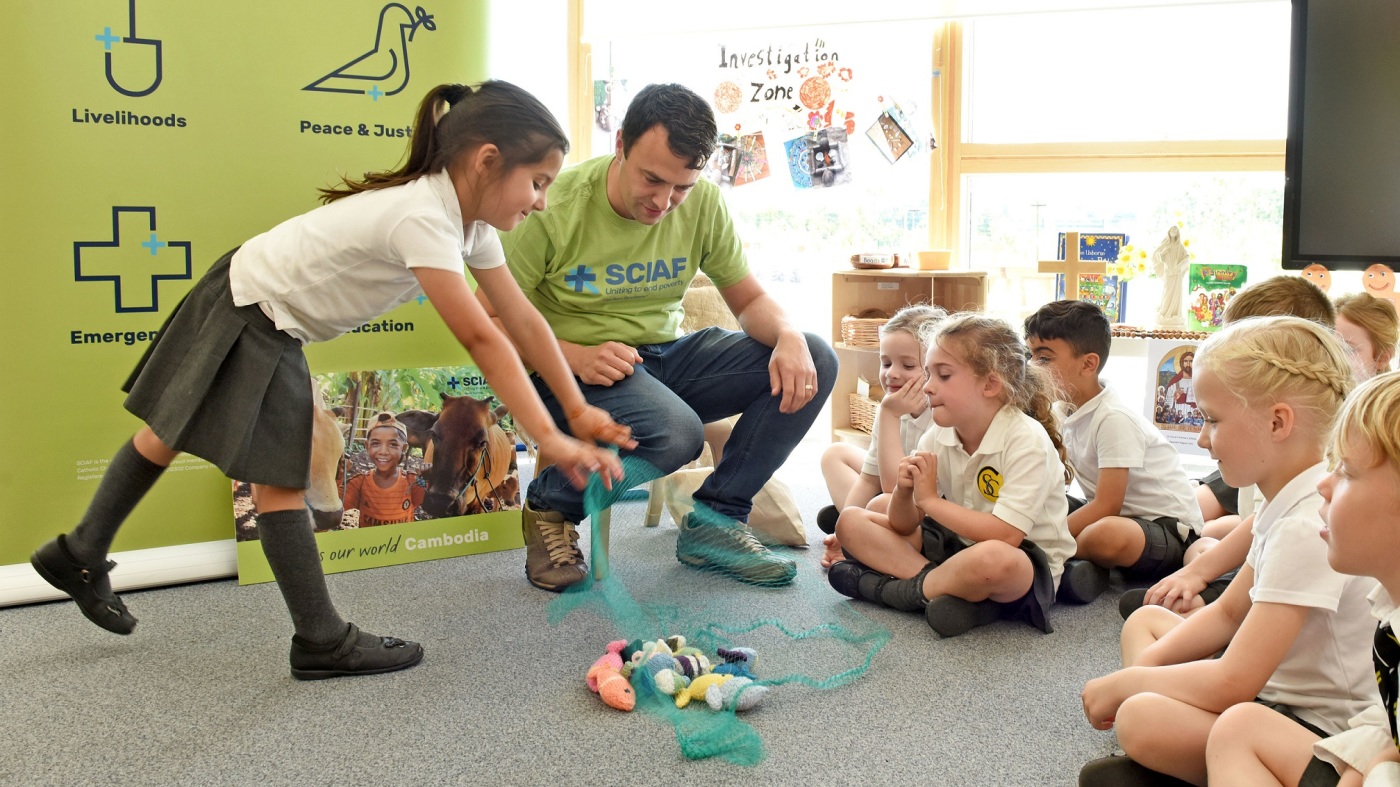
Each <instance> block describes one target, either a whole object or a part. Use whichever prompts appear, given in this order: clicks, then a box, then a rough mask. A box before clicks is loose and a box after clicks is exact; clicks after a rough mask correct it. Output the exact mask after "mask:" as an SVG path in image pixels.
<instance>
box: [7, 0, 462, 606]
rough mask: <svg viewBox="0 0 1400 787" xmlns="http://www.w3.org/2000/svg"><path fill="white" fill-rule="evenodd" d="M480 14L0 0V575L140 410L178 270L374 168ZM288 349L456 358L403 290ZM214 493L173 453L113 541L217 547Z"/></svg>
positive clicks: (225, 511)
mask: <svg viewBox="0 0 1400 787" xmlns="http://www.w3.org/2000/svg"><path fill="white" fill-rule="evenodd" d="M485 19H486V3H485V2H484V0H483V1H481V2H472V1H471V0H433V1H432V2H431V3H430V4H428V5H424V6H416V5H412V4H409V5H405V4H401V3H397V2H384V0H372V1H365V0H335V1H334V2H332V1H331V0H309V2H302V3H277V2H271V0H249V2H245V3H235V4H207V3H182V2H175V0H75V2H71V3H66V4H65V5H64V12H63V21H62V22H61V23H55V20H54V17H53V14H52V9H51V8H50V7H48V6H46V5H44V4H42V3H16V4H11V5H10V6H9V7H8V8H7V10H6V23H7V29H8V30H10V31H11V32H12V33H13V35H11V36H8V37H7V38H8V44H7V46H6V47H4V48H0V68H3V70H4V72H5V73H7V74H9V75H10V76H11V83H12V84H11V88H10V89H11V92H12V94H13V95H12V98H11V101H10V104H9V105H10V107H11V110H10V111H9V112H7V114H6V120H5V123H4V125H3V131H0V134H3V140H0V142H3V144H0V150H3V151H4V155H5V157H6V161H5V162H4V164H5V172H6V182H7V187H6V188H5V189H4V190H3V194H0V200H3V210H0V229H3V234H4V236H5V237H6V238H9V239H10V242H9V243H7V244H6V248H5V252H4V257H5V259H4V263H5V264H4V269H5V271H6V273H7V275H6V285H7V287H8V288H9V290H10V292H11V297H10V299H9V305H8V308H6V309H5V311H4V314H3V316H0V320H3V321H4V325H5V336H7V337H8V340H7V345H8V346H7V350H6V357H7V359H8V363H7V366H9V368H10V370H11V372H12V373H11V374H7V375H5V376H4V379H3V381H0V391H3V394H0V396H2V397H3V401H4V402H6V403H7V404H8V406H9V407H10V408H11V410H12V415H19V414H20V413H23V415H19V417H12V418H11V419H9V423H10V427H9V429H8V430H7V433H8V436H9V438H10V439H11V440H12V441H13V443H14V445H13V449H14V450H8V451H4V452H3V456H2V457H0V497H3V499H4V500H5V501H6V505H5V507H4V510H3V512H0V568H5V567H13V566H15V565H16V564H27V560H28V557H29V554H30V552H31V551H33V549H34V548H36V547H37V546H39V545H40V544H42V543H43V542H44V541H46V540H48V539H49V538H51V537H53V535H54V534H56V533H58V532H63V531H66V530H69V529H71V528H72V527H73V525H74V524H75V523H76V522H77V521H78V519H79V517H80V516H81V515H82V512H83V510H84V508H85V507H86V506H87V503H88V501H89V500H90V499H91V497H92V495H93V492H94V491H95V489H96V487H97V483H98V480H99V479H100V478H101V476H102V473H103V469H104V465H105V463H106V462H107V461H108V459H109V458H110V457H111V456H112V454H113V453H114V452H115V451H116V449H117V448H118V447H119V446H120V445H121V444H122V442H124V441H125V440H126V439H128V438H129V437H130V436H131V435H132V434H133V433H134V432H135V431H136V430H137V428H139V426H140V422H139V421H138V420H137V419H136V418H134V417H133V416H131V415H129V414H128V413H127V412H126V411H125V409H123V407H122V399H123V394H122V393H121V391H120V390H119V389H120V386H121V384H122V382H123V381H124V380H125V379H126V377H127V375H128V374H129V373H130V371H131V369H132V367H133V366H134V365H135V363H136V361H137V360H138V359H139V358H140V357H141V354H142V353H143V351H144V350H145V349H146V347H147V345H148V344H149V343H150V341H151V339H152V338H153V337H154V336H155V334H156V332H157V331H158V330H159V329H160V327H161V325H162V324H163V322H164V320H165V318H166V317H167V316H168V315H169V314H170V312H171V310H172V309H173V308H174V306H175V305H176V304H177V303H178V302H179V301H180V299H181V298H182V297H183V296H184V295H185V294H186V293H187V292H188V291H189V289H190V287H191V286H192V285H193V283H194V281H195V280H197V279H198V278H199V276H201V275H202V274H203V272H204V271H205V270H207V269H208V267H209V266H210V265H212V264H213V263H214V261H215V260H217V259H218V258H219V257H220V256H221V255H222V254H223V253H224V252H226V251H228V250H229V249H231V248H233V247H235V246H236V245H238V244H239V243H241V242H243V241H244V240H246V239H247V238H250V237H252V236H253V235H256V234H258V233H260V232H263V231H265V230H267V229H269V228H271V227H272V226H274V225H276V224H277V223H279V222H280V221H282V220H284V219H286V218H288V217H290V216H293V215H295V214H297V213H302V212H305V211H307V210H309V209H311V208H313V207H315V206H316V205H317V204H318V203H317V196H318V195H317V192H316V189H317V188H318V187H320V186H325V185H330V184H332V183H334V182H335V181H336V179H337V178H338V177H339V175H340V174H342V173H348V174H351V175H352V176H355V177H359V176H360V175H361V173H364V172H366V171H368V170H379V169H387V168H391V167H393V166H396V165H397V162H398V161H399V160H400V158H401V157H402V156H403V155H404V153H405V151H406V147H407V141H408V136H409V134H410V133H411V130H412V129H411V123H412V122H413V115H414V110H415V108H416V106H417V103H418V101H419V100H420V99H421V97H422V96H423V94H424V93H426V92H427V91H428V90H429V89H431V87H432V86H433V85H435V84H438V83H440V82H470V81H477V80H480V79H482V78H484V77H485V76H486V68H485V63H486V50H485V43H486V32H485ZM16 91H17V93H16ZM397 326H410V327H407V328H400V327H397ZM307 355H308V358H309V360H310V363H311V369H312V371H313V373H325V372H331V371H336V370H346V369H398V368H414V367H430V366H443V365H447V364H462V363H464V362H467V359H466V356H465V353H464V352H463V351H462V350H461V348H460V346H459V345H457V344H456V342H455V341H453V340H452V338H451V335H450V334H449V333H448V331H447V330H446V328H445V327H444V326H443V325H442V323H441V321H440V320H439V319H438V318H437V316H436V314H434V313H433V311H432V307H431V306H430V305H428V304H426V302H424V301H421V300H420V301H419V302H416V303H409V304H407V305H405V306H403V307H401V308H400V309H398V310H396V311H395V312H393V313H391V314H389V315H386V317H385V319H384V320H383V322H381V323H376V324H374V325H368V326H365V327H364V328H363V329H362V330H360V331H357V332H354V333H351V334H348V335H346V336H343V337H341V338H339V339H336V340H334V341H332V342H329V343H326V344H324V345H312V346H310V347H308V353H307ZM17 370H23V372H22V373H18V374H17V373H14V372H15V371H17ZM20 446H23V448H22V449H21V448H20ZM229 509H230V485H229V482H228V480H227V479H225V478H224V477H223V476H222V474H221V473H220V472H219V471H218V470H217V469H215V468H214V467H212V466H211V465H209V464H208V463H206V462H204V461H202V460H199V459H196V458H193V457H188V456H182V457H180V458H179V459H178V460H177V461H176V462H175V464H174V465H173V466H172V467H171V468H170V469H169V471H168V472H167V474H166V476H165V477H164V478H163V479H162V480H161V481H160V482H159V483H158V484H157V485H156V487H155V488H154V489H153V490H152V492H151V493H150V494H149V495H148V496H147V497H146V499H145V500H144V501H143V502H142V503H141V505H140V506H139V507H138V508H137V509H136V511H135V513H134V514H133V516H132V518H131V519H130V521H129V522H128V524H127V526H126V527H124V528H123V529H122V531H121V533H120V534H119V535H118V537H117V540H116V542H115V544H114V545H113V550H114V552H118V553H120V552H124V551H128V552H129V551H132V550H149V549H157V548H162V547H168V546H171V545H179V544H193V543H200V542H212V541H227V540H229V539H230V538H231V536H232V528H231V526H230V517H229ZM119 562H120V561H119ZM23 568H24V569H25V570H26V571H27V570H28V566H27V565H23ZM120 572H121V568H120V567H119V569H118V572H117V573H116V574H114V581H118V582H119V583H120V580H121V578H122V575H121V573H120ZM6 576H7V575H6V574H4V573H3V572H0V603H4V602H5V600H6V597H5V595H4V593H3V591H4V587H3V585H4V582H5V581H6Z"/></svg>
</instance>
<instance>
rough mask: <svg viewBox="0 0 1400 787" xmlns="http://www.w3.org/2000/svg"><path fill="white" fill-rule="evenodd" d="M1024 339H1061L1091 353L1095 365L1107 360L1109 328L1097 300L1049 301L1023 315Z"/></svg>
mask: <svg viewBox="0 0 1400 787" xmlns="http://www.w3.org/2000/svg"><path fill="white" fill-rule="evenodd" d="M1025 327H1026V340H1027V341H1029V340H1030V338H1031V337H1032V336H1035V337H1037V338H1040V339H1062V340H1064V341H1065V342H1067V343H1068V344H1069V346H1070V347H1073V348H1074V351H1075V352H1076V353H1078V354H1079V355H1088V354H1089V353H1095V354H1097V355H1098V356H1099V368H1100V369H1102V368H1103V365H1104V364H1105V363H1107V362H1108V349H1109V347H1110V346H1111V345H1112V344H1113V329H1112V328H1111V327H1109V324H1108V317H1107V315H1105V314H1104V313H1103V309H1100V308H1099V307H1098V305H1097V304H1094V303H1090V302H1089V301H1051V302H1049V303H1047V304H1045V305H1044V306H1042V307H1040V308H1039V309H1037V310H1036V312H1035V314H1032V315H1031V316H1029V317H1027V318H1026V323H1025Z"/></svg>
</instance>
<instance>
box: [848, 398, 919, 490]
mask: <svg viewBox="0 0 1400 787" xmlns="http://www.w3.org/2000/svg"><path fill="white" fill-rule="evenodd" d="M932 423H933V410H932V408H928V407H925V408H924V411H923V412H922V413H919V415H918V416H912V415H909V414H908V413H906V414H904V415H901V416H900V417H899V443H900V445H902V446H904V455H905V456H908V455H909V454H912V453H914V451H915V449H917V448H918V447H919V438H921V437H923V436H924V432H927V431H928V427H929V424H932ZM860 471H861V472H862V473H864V474H866V475H873V476H875V477H876V478H879V477H880V419H879V418H878V417H877V418H876V419H875V428H874V429H872V430H870V450H869V451H866V452H865V464H864V465H862V466H861V468H860Z"/></svg>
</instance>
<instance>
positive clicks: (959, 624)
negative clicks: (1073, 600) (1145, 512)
mask: <svg viewBox="0 0 1400 787" xmlns="http://www.w3.org/2000/svg"><path fill="white" fill-rule="evenodd" d="M926 344H927V345H928V348H929V349H928V353H927V355H926V356H925V358H924V367H925V371H926V372H927V373H928V377H927V379H926V381H925V383H924V393H925V394H926V395H927V396H928V404H929V409H930V410H931V412H932V413H933V424H932V425H931V426H930V427H929V429H928V431H927V432H925V433H924V436H923V437H922V438H921V439H920V441H919V445H918V450H916V451H915V452H914V453H913V454H912V455H910V456H907V457H905V458H904V459H903V460H902V461H901V462H900V464H899V472H898V482H897V485H896V487H895V491H894V493H893V495H892V497H891V500H890V505H889V511H888V513H885V514H882V513H877V512H875V511H871V510H868V509H861V508H848V509H846V510H845V511H843V512H842V513H841V516H840V518H839V519H838V520H837V522H836V535H837V537H838V538H839V539H840V540H841V545H842V547H843V548H844V550H845V552H846V555H847V556H848V559H847V560H843V561H840V562H838V563H836V564H834V565H833V566H832V567H831V570H830V572H829V573H828V575H827V576H828V580H829V581H830V582H831V585H832V587H834V588H836V590H837V591H838V592H840V593H842V594H844V595H847V596H850V597H852V598H858V599H862V600H865V601H870V602H873V603H877V604H882V605H884V606H887V607H891V608H893V609H899V610H904V611H910V612H922V613H923V614H924V616H925V619H926V620H927V621H928V623H929V626H930V627H931V628H933V630H934V631H936V632H937V633H938V634H940V635H942V636H944V637H953V636H957V635H959V634H962V633H963V632H966V631H968V630H969V629H971V628H974V627H976V626H981V625H984V624H987V623H990V622H992V621H994V620H996V619H997V618H999V617H1007V618H1018V619H1023V620H1025V621H1027V622H1028V623H1030V624H1031V625H1034V626H1036V627H1037V628H1039V629H1041V630H1042V631H1045V632H1047V633H1048V632H1049V631H1050V630H1051V628H1050V624H1049V621H1048V619H1047V615H1046V613H1047V611H1048V610H1049V608H1050V604H1051V603H1052V602H1053V601H1054V598H1055V587H1056V584H1057V583H1058V582H1059V579H1060V574H1061V572H1062V570H1063V567H1064V562H1065V559H1066V558H1068V557H1069V556H1071V555H1073V554H1074V549H1075V543H1074V537H1073V536H1071V535H1070V532H1069V525H1068V524H1067V522H1066V517H1067V515H1068V513H1069V511H1068V509H1069V506H1068V501H1067V499H1066V498H1065V484H1066V483H1067V482H1068V479H1069V474H1068V472H1067V471H1066V469H1065V464H1064V446H1063V445H1062V444H1061V441H1060V435H1059V431H1058V429H1057V428H1056V426H1055V420H1054V416H1053V414H1052V412H1051V409H1050V407H1051V404H1052V403H1053V402H1054V401H1055V400H1056V399H1057V395H1056V394H1057V391H1056V388H1055V383H1054V380H1053V378H1052V377H1051V375H1050V372H1049V371H1047V370H1045V369H1043V368H1041V367H1040V366H1038V365H1036V364H1032V363H1029V358H1030V353H1029V352H1028V351H1027V349H1026V346H1025V344H1023V343H1022V342H1021V338H1020V336H1019V335H1018V334H1017V333H1016V331H1015V330H1013V329H1012V327H1011V326H1010V325H1008V324H1006V323H1005V322H1003V321H1001V320H998V319H994V318H991V317H986V316H984V315H981V314H971V313H964V314H958V315H954V316H952V317H949V318H948V319H946V320H944V321H943V322H941V323H939V324H938V325H937V327H936V328H935V330H934V334H933V337H932V340H931V341H928V342H926Z"/></svg>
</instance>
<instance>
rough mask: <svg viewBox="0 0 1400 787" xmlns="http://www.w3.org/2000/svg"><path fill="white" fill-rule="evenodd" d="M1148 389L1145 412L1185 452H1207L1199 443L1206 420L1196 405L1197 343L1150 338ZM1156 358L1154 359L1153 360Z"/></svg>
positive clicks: (1148, 349)
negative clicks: (1195, 363) (1197, 441)
mask: <svg viewBox="0 0 1400 787" xmlns="http://www.w3.org/2000/svg"><path fill="white" fill-rule="evenodd" d="M1147 358H1148V360H1149V361H1153V362H1152V364H1151V366H1150V367H1149V375H1148V376H1149V381H1148V385H1149V386H1150V387H1149V389H1148V390H1149V391H1151V392H1152V395H1150V396H1148V397H1147V412H1146V415H1147V417H1148V419H1149V420H1151V421H1152V423H1153V424H1154V425H1155V426H1156V427H1157V428H1158V429H1160V430H1161V431H1162V434H1163V435H1165V436H1166V438H1167V442H1169V443H1171V444H1172V445H1173V446H1175V447H1176V449H1177V450H1178V451H1179V452H1181V453H1184V454H1195V455H1198V456H1204V455H1207V454H1208V452H1207V451H1206V450H1205V449H1203V448H1201V447H1200V446H1198V445H1196V439H1197V438H1198V437H1199V436H1200V433H1201V425H1202V424H1203V423H1204V420H1203V419H1202V417H1201V411H1200V410H1199V409H1197V407H1196V392H1195V377H1194V371H1195V370H1194V368H1193V366H1194V362H1195V359H1196V345H1194V344H1182V343H1181V342H1177V341H1173V340H1170V339H1149V340H1148V342H1147ZM1154 359H1155V361H1154Z"/></svg>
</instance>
